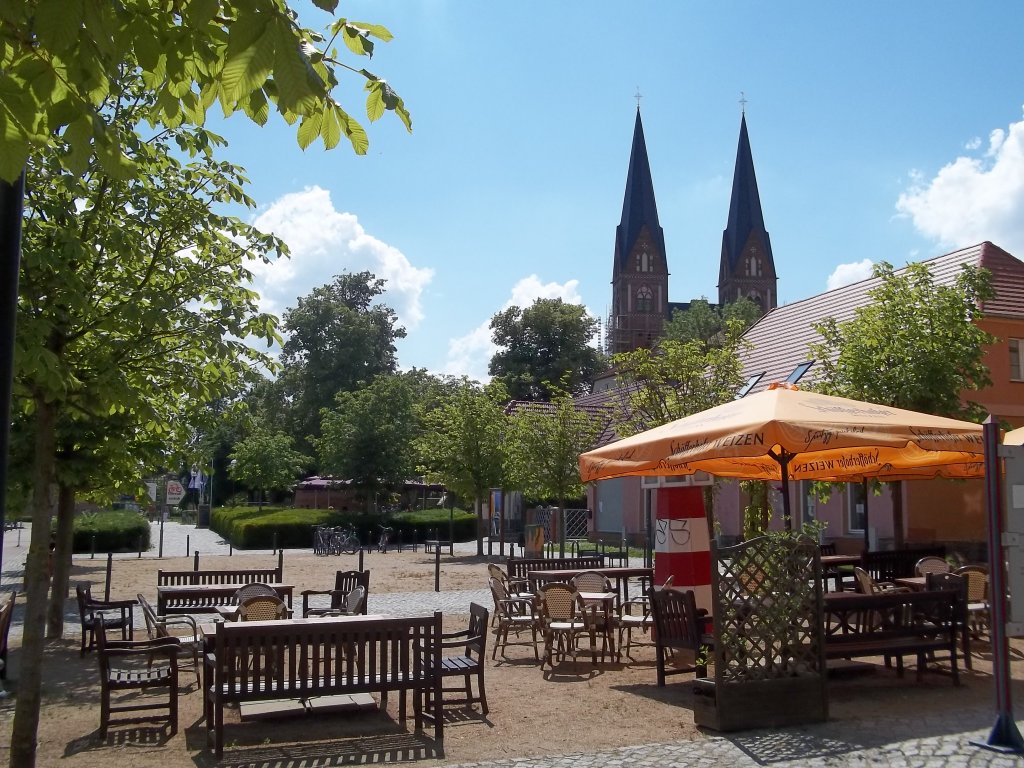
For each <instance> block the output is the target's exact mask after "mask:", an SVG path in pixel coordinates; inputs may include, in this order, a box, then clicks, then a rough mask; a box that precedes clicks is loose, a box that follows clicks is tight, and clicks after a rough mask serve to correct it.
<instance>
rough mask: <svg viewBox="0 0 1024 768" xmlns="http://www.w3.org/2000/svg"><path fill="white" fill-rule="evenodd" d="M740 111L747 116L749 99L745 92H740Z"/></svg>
mask: <svg viewBox="0 0 1024 768" xmlns="http://www.w3.org/2000/svg"><path fill="white" fill-rule="evenodd" d="M740 110H741V111H742V112H743V114H744V115H745V114H747V97H746V95H745V94H744V93H743V91H740Z"/></svg>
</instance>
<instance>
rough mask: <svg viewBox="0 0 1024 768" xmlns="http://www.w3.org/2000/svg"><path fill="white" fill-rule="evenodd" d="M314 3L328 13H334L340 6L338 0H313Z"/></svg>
mask: <svg viewBox="0 0 1024 768" xmlns="http://www.w3.org/2000/svg"><path fill="white" fill-rule="evenodd" d="M313 5H315V6H316V7H317V8H319V9H320V10H323V11H327V12H328V13H334V11H335V9H337V7H338V0H313Z"/></svg>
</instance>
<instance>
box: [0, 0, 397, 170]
mask: <svg viewBox="0 0 1024 768" xmlns="http://www.w3.org/2000/svg"><path fill="white" fill-rule="evenodd" d="M314 5H316V6H317V7H318V8H321V9H323V10H325V11H329V12H333V11H334V10H335V8H336V7H337V0H314ZM391 39H392V35H391V33H390V32H389V31H388V30H387V29H386V28H384V27H382V26H380V25H378V24H369V23H365V22H359V21H352V20H349V19H345V18H338V19H334V20H333V21H331V23H330V24H329V25H328V26H327V28H326V29H325V30H323V31H318V30H313V29H308V28H304V27H303V26H301V25H300V24H299V22H298V18H297V15H296V14H295V13H294V11H292V10H291V9H290V8H289V6H288V4H287V2H285V0H182V1H181V2H164V3H158V2H154V1H153V0H123V1H122V2H118V3H103V2H99V3H97V2H90V1H89V0H4V2H3V3H2V4H0V178H2V179H6V180H8V181H13V180H14V179H15V178H17V176H18V174H19V173H20V172H21V169H22V167H23V166H24V165H25V162H26V159H27V158H28V156H29V154H30V153H31V152H33V151H36V150H38V149H40V148H41V147H45V146H47V145H48V144H49V143H50V142H51V141H52V137H53V136H54V135H56V134H62V136H63V140H64V142H65V143H66V144H67V146H68V147H69V150H70V152H69V155H68V158H67V161H68V164H69V165H68V167H69V168H71V169H72V170H75V171H79V172H81V171H83V170H85V167H86V163H87V161H88V158H89V156H90V155H91V154H93V153H94V152H95V154H96V155H97V156H98V158H99V160H100V162H101V164H102V165H103V167H104V170H105V171H106V172H107V173H108V174H110V175H113V176H120V175H124V173H126V172H127V171H128V170H129V169H130V167H131V165H132V163H133V162H134V158H133V157H132V153H131V152H130V147H125V145H124V144H123V143H122V142H123V139H124V137H123V136H121V135H118V134H117V133H116V132H112V131H110V130H108V124H107V123H106V121H105V120H103V119H102V118H101V115H100V113H101V111H102V109H103V107H104V105H105V103H106V101H107V99H108V98H109V96H110V94H111V93H112V92H114V91H116V90H117V85H116V81H117V79H118V78H119V77H121V76H122V75H123V74H124V73H125V72H138V73H139V74H141V76H142V78H143V79H144V81H145V84H146V87H147V89H148V90H149V91H150V93H152V94H153V96H154V99H153V100H152V102H151V103H150V104H149V109H148V113H147V115H146V119H147V120H148V121H149V122H150V123H151V124H153V125H157V124H160V125H163V126H168V127H172V128H173V127H177V126H179V125H181V124H184V123H190V124H193V125H202V124H203V122H204V120H205V116H206V112H207V110H208V109H210V108H211V107H212V106H213V105H214V104H219V105H220V108H221V111H222V112H223V113H224V114H225V115H230V114H232V113H234V112H243V113H244V114H246V115H247V116H248V117H249V118H250V119H251V120H252V121H253V122H255V123H257V124H259V125H263V124H264V123H266V121H267V119H268V118H269V116H270V112H271V110H272V109H273V110H275V111H277V112H278V113H279V114H280V115H281V116H282V117H283V118H284V119H285V120H286V121H287V122H288V123H289V124H294V123H296V122H298V131H297V138H298V142H299V145H300V146H302V147H303V148H305V147H307V146H309V145H310V144H311V143H313V142H314V141H315V140H317V139H320V140H322V141H323V144H324V146H325V147H326V148H328V149H330V148H332V147H334V146H335V145H337V144H338V143H339V141H340V140H341V138H342V137H345V138H347V139H348V140H349V141H350V142H351V144H352V148H353V149H354V150H355V152H357V153H358V154H364V153H365V152H366V150H367V147H368V145H369V141H368V139H367V137H366V132H365V131H364V130H363V128H362V126H361V125H360V124H359V122H358V121H357V120H356V119H355V118H354V117H353V116H352V115H350V114H349V113H348V112H347V111H346V110H345V109H344V108H343V106H342V105H341V103H340V102H339V101H338V100H337V99H336V97H335V95H334V94H335V90H336V89H337V88H338V87H339V85H340V78H339V76H340V75H341V74H342V73H350V74H352V75H354V76H355V77H357V78H360V79H361V80H362V81H363V83H364V90H365V92H366V105H365V112H366V117H367V119H369V120H370V121H373V120H377V119H379V118H380V117H381V116H382V115H383V114H384V113H385V112H387V111H391V112H394V113H395V114H396V115H397V116H398V117H399V119H400V120H401V121H402V122H403V123H404V124H405V126H406V128H407V129H409V130H411V129H412V123H411V120H410V117H409V113H408V111H407V110H406V108H405V105H404V103H403V102H402V99H401V98H400V97H399V96H398V94H397V93H396V92H395V91H394V89H392V87H391V86H390V85H389V84H388V83H387V82H386V81H385V80H383V79H382V78H380V77H378V76H377V75H375V74H373V73H372V72H370V71H369V70H367V69H365V68H363V67H356V66H353V65H351V64H349V63H347V62H346V61H344V60H343V58H342V54H340V53H339V49H340V50H341V51H344V53H345V54H346V55H356V56H366V57H370V56H372V55H373V52H374V44H375V42H374V41H383V42H387V41H389V40H391Z"/></svg>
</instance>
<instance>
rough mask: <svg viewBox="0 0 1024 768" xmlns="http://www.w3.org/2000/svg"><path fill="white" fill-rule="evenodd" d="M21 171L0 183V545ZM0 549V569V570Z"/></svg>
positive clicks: (15, 311)
mask: <svg viewBox="0 0 1024 768" xmlns="http://www.w3.org/2000/svg"><path fill="white" fill-rule="evenodd" d="M24 199H25V172H24V171H22V172H21V176H19V177H18V180H17V181H15V182H14V183H13V184H12V183H10V182H7V181H2V180H0V286H6V287H3V288H0V542H2V541H3V538H2V537H3V531H4V528H5V527H6V526H5V525H4V523H5V522H6V519H7V502H6V501H5V497H6V495H7V494H6V493H5V492H4V490H5V489H6V488H7V468H8V454H9V453H10V448H11V394H12V392H13V391H14V325H15V321H16V319H17V316H18V270H19V268H20V266H21V217H22V210H23V206H24ZM3 557H4V556H3V547H2V546H0V570H2V569H3Z"/></svg>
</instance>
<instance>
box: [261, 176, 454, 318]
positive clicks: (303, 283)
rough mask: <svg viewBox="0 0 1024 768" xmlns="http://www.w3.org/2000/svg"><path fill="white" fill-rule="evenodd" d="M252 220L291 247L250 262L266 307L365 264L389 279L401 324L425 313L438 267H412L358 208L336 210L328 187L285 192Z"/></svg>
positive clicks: (388, 293) (388, 296)
mask: <svg viewBox="0 0 1024 768" xmlns="http://www.w3.org/2000/svg"><path fill="white" fill-rule="evenodd" d="M253 225H254V226H255V227H256V228H257V229H259V230H261V231H263V232H273V233H274V234H275V235H277V236H278V237H280V238H281V239H282V240H284V241H285V242H286V243H287V244H288V247H289V249H290V250H291V258H290V259H278V260H277V261H274V262H272V263H270V264H263V263H258V262H253V263H252V264H250V268H251V270H252V272H253V273H254V275H255V285H254V287H255V289H256V290H257V291H259V293H260V295H261V296H262V302H263V304H262V308H263V309H264V310H265V311H267V312H274V313H275V314H278V315H280V314H281V313H282V312H284V310H286V309H287V308H289V307H293V306H295V304H296V303H297V299H298V298H299V297H300V296H305V295H307V294H308V293H309V292H310V291H311V290H312V289H313V288H316V287H317V286H320V285H324V284H326V283H329V282H331V281H332V280H333V279H334V276H335V275H339V274H341V273H342V272H346V271H348V272H359V271H362V270H364V269H365V270H369V271H370V272H372V273H373V274H375V275H376V276H377V277H379V278H383V279H384V280H386V281H387V283H386V285H385V293H384V295H383V297H382V298H383V300H384V302H385V303H386V304H388V305H389V306H390V307H391V308H392V309H394V310H395V312H396V313H397V314H398V319H399V324H400V325H403V326H405V327H406V328H409V329H413V328H415V327H416V326H417V325H419V323H420V321H421V320H422V319H423V307H422V303H421V299H422V296H423V291H424V289H425V288H426V286H427V285H428V284H429V283H430V281H431V280H432V279H433V276H434V270H433V269H430V268H427V267H414V266H413V265H412V264H411V263H410V262H409V259H407V258H406V257H405V255H404V254H403V253H402V252H401V251H399V250H398V249H397V248H395V247H394V246H391V245H388V244H387V243H385V242H384V241H382V240H379V239H378V238H376V237H374V236H373V235H371V234H369V233H367V232H366V230H365V229H363V227H362V226H361V225H360V224H359V219H358V217H356V215H355V214H352V213H345V212H342V211H338V210H336V209H335V208H334V204H333V203H332V202H331V193H330V192H329V191H328V190H325V189H322V188H320V187H316V186H314V187H307V188H306V189H304V190H303V191H302V192H293V193H290V194H287V195H284V196H282V197H280V198H278V199H277V200H275V201H274V202H273V203H271V204H270V205H269V206H268V207H267V208H266V210H264V211H262V212H261V213H260V214H259V215H258V216H256V218H255V220H254V221H253Z"/></svg>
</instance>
